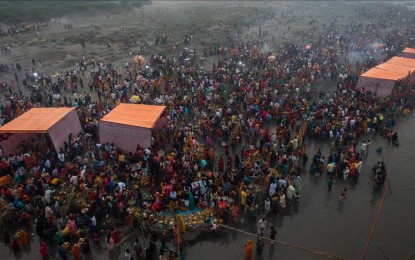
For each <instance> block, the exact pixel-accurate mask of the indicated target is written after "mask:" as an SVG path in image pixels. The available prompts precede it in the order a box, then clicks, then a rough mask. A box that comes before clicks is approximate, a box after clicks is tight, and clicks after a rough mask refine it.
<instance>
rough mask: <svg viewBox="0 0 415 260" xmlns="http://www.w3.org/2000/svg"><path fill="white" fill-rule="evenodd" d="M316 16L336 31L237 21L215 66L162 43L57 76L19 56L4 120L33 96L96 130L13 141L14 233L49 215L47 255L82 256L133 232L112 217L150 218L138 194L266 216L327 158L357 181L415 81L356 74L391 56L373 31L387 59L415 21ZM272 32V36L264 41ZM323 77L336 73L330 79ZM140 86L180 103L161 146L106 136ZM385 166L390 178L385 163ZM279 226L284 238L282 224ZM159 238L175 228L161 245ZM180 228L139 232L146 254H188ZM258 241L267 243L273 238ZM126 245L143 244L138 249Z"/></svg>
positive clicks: (23, 236)
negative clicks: (355, 59)
mask: <svg viewBox="0 0 415 260" xmlns="http://www.w3.org/2000/svg"><path fill="white" fill-rule="evenodd" d="M393 10H394V12H397V11H396V10H395V9H393ZM399 17H400V16H399ZM405 17H407V19H410V18H408V17H413V16H405ZM287 26H288V25H285V27H287ZM315 26H323V27H324V31H325V32H324V33H323V34H322V35H321V37H320V40H319V41H318V42H316V43H314V44H310V45H309V47H307V48H306V46H300V45H297V44H295V43H282V44H280V43H278V41H277V40H276V39H275V37H274V36H272V35H271V34H269V33H268V32H265V31H262V30H261V28H259V29H258V32H257V33H256V35H255V36H254V37H251V38H250V37H245V38H244V37H242V35H236V36H235V37H229V38H228V39H227V41H226V42H224V43H221V45H219V44H211V45H209V48H207V49H205V50H204V51H203V52H202V53H203V55H219V56H218V60H217V62H215V63H214V64H213V66H212V68H211V69H210V68H209V69H206V68H204V67H203V66H202V65H199V64H193V65H190V64H183V63H182V62H181V61H182V59H177V57H175V58H169V57H165V56H163V55H161V54H154V55H152V56H151V57H150V59H149V61H148V62H146V63H145V65H144V66H142V64H141V63H134V62H131V65H130V64H129V62H127V64H126V66H125V67H124V68H121V67H114V66H112V65H110V64H105V63H104V62H103V61H99V60H98V59H95V58H90V60H89V59H87V58H86V57H83V58H82V59H81V60H79V62H78V63H76V65H75V66H74V68H73V69H72V70H69V71H66V72H64V73H58V72H56V73H55V75H53V77H52V76H51V75H46V74H45V73H44V72H43V71H42V66H41V63H40V62H38V63H36V62H35V60H34V59H33V60H32V67H31V68H27V69H25V70H24V74H23V76H22V77H23V80H22V81H20V80H19V76H21V73H22V72H20V70H21V69H20V70H19V69H18V68H16V70H14V68H15V65H14V67H13V71H15V72H16V74H15V75H16V76H15V80H12V81H11V82H10V83H8V82H5V83H4V84H5V88H4V89H7V91H5V92H4V94H5V97H6V98H7V102H6V103H5V104H3V105H2V106H1V107H0V109H1V114H2V119H1V124H2V125H4V124H6V123H7V122H9V121H11V120H13V118H15V117H17V116H19V115H21V114H22V113H24V112H25V111H27V110H29V109H30V108H31V107H35V106H46V107H61V106H66V107H76V108H77V111H78V115H79V118H80V121H81V124H82V128H83V132H82V133H72V134H71V135H70V136H69V137H68V139H67V141H66V142H65V145H64V147H61V149H60V150H59V151H54V149H53V148H52V146H51V145H50V142H49V141H48V139H47V137H42V138H40V139H38V140H31V141H30V142H29V141H26V142H22V143H21V144H20V145H19V147H18V148H17V153H16V154H4V152H3V150H0V156H1V158H2V163H1V165H0V170H1V176H2V177H1V179H0V185H1V191H2V200H3V203H5V204H6V205H7V207H8V209H10V208H12V209H13V211H12V212H13V214H14V215H13V217H12V218H11V219H3V220H2V221H3V228H5V224H6V223H9V222H14V220H18V221H17V226H18V228H19V231H18V232H17V233H16V235H15V236H14V237H13V238H10V236H9V230H7V229H5V230H4V231H3V233H4V241H5V242H7V243H11V246H12V249H13V251H14V252H15V253H18V252H19V251H20V250H21V248H22V247H23V248H24V247H25V246H27V244H28V239H27V231H28V230H30V227H31V225H32V223H35V229H36V234H37V235H38V236H39V238H40V239H41V240H42V243H41V245H40V246H41V247H40V252H41V254H42V256H44V257H46V256H47V255H48V246H50V245H55V246H56V249H57V252H58V254H59V255H60V256H61V257H62V258H63V259H67V257H68V256H67V255H68V253H71V254H72V255H73V257H74V258H75V259H80V257H81V254H90V253H91V250H90V243H91V242H90V241H92V243H96V244H99V243H104V244H105V245H106V246H107V248H108V250H109V251H115V249H116V247H117V245H118V243H120V242H121V239H122V238H121V237H122V236H123V235H125V234H120V232H119V231H118V228H117V225H115V224H114V225H112V226H106V228H107V229H108V232H104V233H106V234H107V237H106V238H105V239H101V237H102V236H103V235H105V234H102V231H101V227H102V226H104V225H103V223H104V222H105V221H106V219H115V220H116V219H123V220H125V221H124V222H123V225H126V226H128V227H139V226H140V224H141V223H140V221H139V220H137V219H136V218H135V217H134V215H133V214H132V212H131V211H130V208H129V203H128V202H129V201H131V200H133V201H134V203H135V205H138V206H139V207H140V208H142V209H143V210H147V211H149V212H161V211H164V210H169V209H172V210H174V211H178V210H182V211H186V210H190V211H193V210H194V209H195V208H199V209H207V208H209V209H214V210H215V212H216V215H215V217H216V219H217V220H218V221H219V222H220V223H225V224H227V223H234V224H240V223H241V222H242V220H245V218H246V217H247V216H246V215H247V214H248V213H249V216H251V217H253V218H256V217H258V216H260V215H265V216H268V215H270V214H285V212H286V211H289V210H290V209H291V207H293V206H295V205H297V206H298V201H299V200H300V198H301V173H302V172H307V171H309V173H310V174H315V175H316V176H320V175H322V174H323V173H325V172H326V173H327V175H328V176H329V177H328V183H327V185H328V188H329V191H330V190H331V187H332V186H333V178H341V179H343V180H344V181H347V180H349V179H351V180H352V181H353V182H356V183H357V180H358V176H359V173H360V172H361V167H362V163H363V160H364V158H365V156H366V155H367V153H366V151H367V150H368V149H369V146H370V140H368V138H367V137H366V136H365V135H366V134H367V133H370V132H374V133H376V132H377V131H379V129H381V128H382V127H383V126H385V125H387V124H388V123H389V121H390V120H392V118H394V115H395V114H396V113H401V111H403V110H404V109H406V108H412V106H413V105H414V101H415V99H414V97H415V96H414V89H413V86H402V87H400V88H396V89H395V90H394V92H393V93H392V95H391V96H390V97H389V98H387V99H384V98H381V97H377V96H375V95H373V93H368V92H365V90H364V89H357V88H356V83H357V80H358V77H359V75H360V73H361V72H362V71H365V70H367V69H369V68H370V67H371V66H373V65H376V63H378V62H381V60H380V61H379V60H376V59H374V58H373V57H372V56H371V55H372V54H374V52H375V51H377V50H374V49H373V48H370V47H368V46H369V45H368V43H374V42H381V43H383V44H384V47H383V50H384V52H383V59H387V58H389V57H390V55H395V54H397V53H399V51H401V50H402V49H403V47H404V46H405V45H408V44H409V45H410V44H412V45H413V44H414V41H413V36H414V29H413V28H408V29H405V30H401V29H399V28H392V29H390V27H389V26H388V24H386V23H385V24H366V25H365V24H356V23H351V24H349V25H346V26H345V27H344V28H342V27H341V26H340V25H339V24H336V23H331V24H329V25H325V24H324V25H321V24H318V22H316V21H313V22H312V23H311V27H315ZM388 29H390V30H388ZM365 32H366V33H365ZM411 37H412V38H411ZM265 45H266V46H268V47H269V50H267V51H265V52H263V51H261V50H262V49H263V47H264V46H265ZM412 47H413V46H412ZM351 51H360V52H362V51H367V53H368V57H367V59H366V60H364V61H363V62H359V63H357V64H350V63H348V62H347V59H345V57H347V54H348V53H349V52H351ZM194 55H196V53H194ZM195 60H197V59H194V60H193V62H194V61H195ZM184 65H187V66H184ZM19 66H20V65H19ZM88 70H89V73H88ZM88 80H89V82H88ZM318 85H324V86H329V87H326V89H327V90H322V91H317V86H318ZM27 92H29V93H31V94H30V96H27V95H25V94H24V93H27ZM131 95H135V96H139V97H140V100H141V102H143V103H145V104H163V105H166V106H167V108H166V111H167V115H168V116H167V117H168V122H167V126H166V127H165V128H163V129H162V130H159V131H154V132H153V137H152V142H151V143H152V146H151V147H139V146H137V150H136V152H135V153H124V152H123V151H120V150H119V149H117V144H109V143H105V144H101V143H99V135H98V133H99V126H98V120H99V119H100V118H101V117H102V116H103V115H105V114H106V113H108V112H109V111H111V109H112V108H114V107H115V106H116V105H117V104H118V103H119V102H129V98H130V97H131ZM95 96H96V97H97V99H94V97H95ZM3 138H6V137H3ZM362 138H363V139H364V141H362ZM307 140H324V141H326V142H329V143H330V144H331V147H332V148H331V150H330V155H328V156H327V158H326V157H325V156H324V155H322V154H321V152H320V151H319V152H318V153H317V154H316V155H314V156H313V157H312V162H311V163H310V164H308V155H309V152H308V151H307ZM307 166H309V168H306V167H307ZM378 168H379V170H378V169H375V170H374V174H375V183H376V186H377V187H379V185H378V184H379V183H382V176H384V174H382V173H384V170H382V166H379V167H378ZM143 180H146V182H145V183H143ZM142 184H148V187H147V188H143V187H142ZM63 187H69V188H70V189H68V190H70V191H71V192H72V193H70V194H74V193H80V194H82V201H83V203H82V204H83V205H84V207H81V208H79V207H76V206H75V205H73V204H71V203H69V202H68V200H66V199H62V196H64V195H62V194H61V193H59V191H60V190H62V189H63ZM346 191H347V190H344V191H342V192H341V194H340V199H341V200H342V201H343V200H344V199H345V197H346ZM70 194H65V195H66V196H68V195H70ZM146 194H149V195H150V199H148V198H147V196H146ZM58 195H60V196H61V198H59V196H58ZM67 204H70V205H67ZM33 218H34V219H35V220H36V221H35V222H34V221H33ZM118 224H120V223H118ZM215 225H216V224H215ZM119 226H121V225H119ZM119 226H118V227H119ZM266 226H267V224H266V218H264V219H261V220H260V222H258V234H260V235H264V229H265V228H266ZM175 228H176V227H175ZM271 231H272V232H271V238H272V239H273V238H275V235H276V231H275V229H274V228H273V229H272V230H271ZM173 233H174V234H175V235H174V239H175V243H177V244H181V243H182V242H181V240H180V238H179V237H177V236H176V234H177V232H176V231H175V232H173ZM157 240H161V241H162V246H161V247H160V251H159V252H157V250H156V241H157ZM166 242H167V240H166V238H165V237H164V236H160V235H159V236H156V235H152V236H151V238H150V239H149V244H148V246H147V247H144V245H143V246H142V245H141V243H140V241H139V240H136V242H135V244H134V248H133V251H134V252H136V253H137V257H144V258H145V259H155V257H156V256H158V255H162V257H163V258H160V259H176V258H177V257H180V256H182V254H181V252H175V251H169V250H168V249H167V247H166ZM257 244H259V245H260V246H261V245H262V246H263V242H262V240H258V241H257ZM248 247H249V246H248ZM251 247H252V242H251ZM251 250H252V249H251ZM261 250H262V249H261ZM261 250H260V251H258V254H260V253H261V252H262V251H261ZM125 256H126V258H129V259H131V258H132V257H133V256H132V255H131V252H130V250H129V249H128V251H126V252H125Z"/></svg>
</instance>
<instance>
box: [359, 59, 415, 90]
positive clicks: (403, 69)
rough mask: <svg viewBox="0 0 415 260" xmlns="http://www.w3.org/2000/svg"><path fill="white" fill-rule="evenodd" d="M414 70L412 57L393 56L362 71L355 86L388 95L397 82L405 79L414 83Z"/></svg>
mask: <svg viewBox="0 0 415 260" xmlns="http://www.w3.org/2000/svg"><path fill="white" fill-rule="evenodd" d="M414 72H415V60H414V59H408V58H402V57H393V58H392V59H390V60H388V61H386V62H385V63H382V64H380V65H378V66H376V67H374V68H372V69H370V70H368V71H366V72H365V73H363V74H362V75H361V76H360V78H359V81H358V83H357V87H358V88H364V89H365V91H371V92H373V93H376V94H377V95H378V96H389V95H390V94H391V93H392V90H393V88H394V87H395V84H396V83H397V82H404V81H407V82H408V83H409V84H414V83H415V73H414Z"/></svg>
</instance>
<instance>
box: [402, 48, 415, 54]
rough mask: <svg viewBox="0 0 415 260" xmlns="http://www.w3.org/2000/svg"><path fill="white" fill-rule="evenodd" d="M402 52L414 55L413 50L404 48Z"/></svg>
mask: <svg viewBox="0 0 415 260" xmlns="http://www.w3.org/2000/svg"><path fill="white" fill-rule="evenodd" d="M403 52H406V53H413V54H415V49H413V48H405V49H404V50H403Z"/></svg>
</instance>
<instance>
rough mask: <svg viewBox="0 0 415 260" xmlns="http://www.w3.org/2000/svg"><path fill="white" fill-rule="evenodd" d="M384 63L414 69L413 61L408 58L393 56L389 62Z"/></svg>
mask: <svg viewBox="0 0 415 260" xmlns="http://www.w3.org/2000/svg"><path fill="white" fill-rule="evenodd" d="M386 63H390V64H396V65H401V66H406V67H410V68H415V59H410V58H403V57H397V56H395V57H393V58H391V59H390V60H388V61H387V62H386Z"/></svg>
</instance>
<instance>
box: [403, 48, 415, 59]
mask: <svg viewBox="0 0 415 260" xmlns="http://www.w3.org/2000/svg"><path fill="white" fill-rule="evenodd" d="M402 57H404V58H410V59H415V49H413V48H405V49H404V50H403V51H402Z"/></svg>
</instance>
